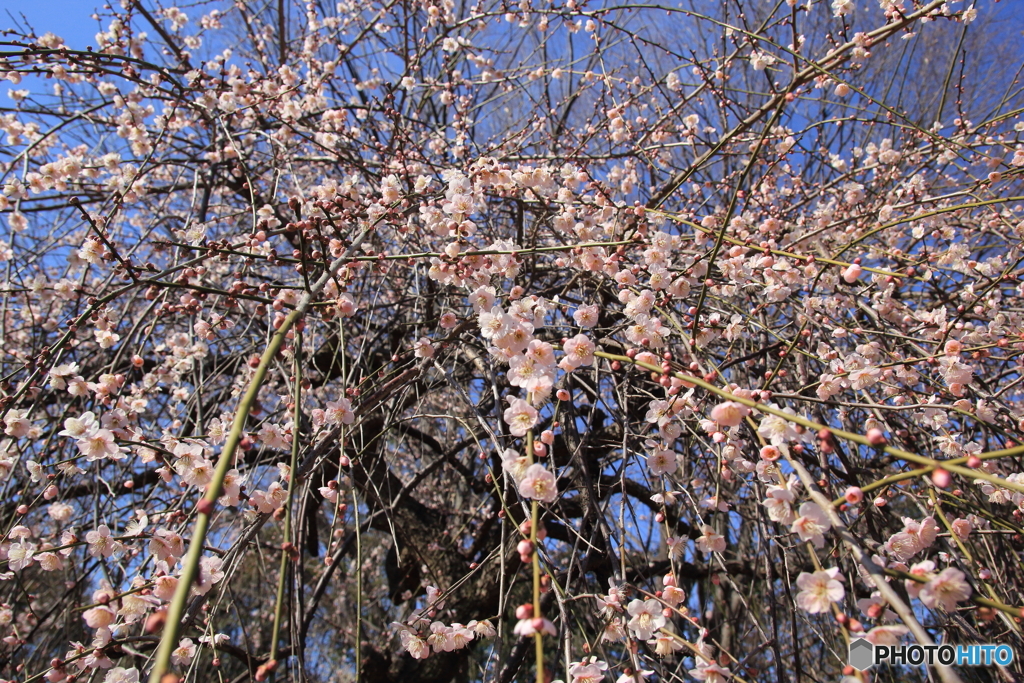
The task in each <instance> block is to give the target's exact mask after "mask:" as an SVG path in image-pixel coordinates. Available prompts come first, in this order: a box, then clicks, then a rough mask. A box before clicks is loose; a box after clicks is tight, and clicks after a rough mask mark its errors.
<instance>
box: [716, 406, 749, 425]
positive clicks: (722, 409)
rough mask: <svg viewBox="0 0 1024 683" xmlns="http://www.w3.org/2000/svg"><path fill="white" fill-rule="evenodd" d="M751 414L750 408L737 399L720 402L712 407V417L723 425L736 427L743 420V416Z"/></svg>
mask: <svg viewBox="0 0 1024 683" xmlns="http://www.w3.org/2000/svg"><path fill="white" fill-rule="evenodd" d="M749 414H750V408H748V407H746V406H745V405H743V404H742V403H736V402H735V401H726V402H725V403H719V404H718V405H717V406H715V407H714V408H712V409H711V419H712V420H714V421H715V422H717V423H718V424H719V425H721V426H722V427H735V426H737V425H739V424H740V423H741V422H743V418H744V417H746V416H747V415H749Z"/></svg>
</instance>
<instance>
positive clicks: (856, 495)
mask: <svg viewBox="0 0 1024 683" xmlns="http://www.w3.org/2000/svg"><path fill="white" fill-rule="evenodd" d="M843 498H845V499H846V502H847V503H849V504H850V505H856V504H857V503H859V502H861V501H862V500H864V492H863V491H861V490H860V487H859V486H851V487H850V488H848V489H846V494H845V495H844V496H843Z"/></svg>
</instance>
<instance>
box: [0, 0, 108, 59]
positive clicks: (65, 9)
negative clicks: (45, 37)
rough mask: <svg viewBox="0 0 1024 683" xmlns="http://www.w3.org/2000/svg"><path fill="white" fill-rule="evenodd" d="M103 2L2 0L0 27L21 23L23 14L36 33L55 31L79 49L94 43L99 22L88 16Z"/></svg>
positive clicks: (92, 0) (89, 0) (68, 44)
mask: <svg viewBox="0 0 1024 683" xmlns="http://www.w3.org/2000/svg"><path fill="white" fill-rule="evenodd" d="M115 2H116V0H115ZM103 4H104V0H4V2H0V28H5V29H6V28H13V27H15V26H16V25H18V24H21V25H22V27H24V23H23V21H22V15H24V16H25V18H26V19H28V21H29V22H30V23H31V25H32V28H34V29H35V30H36V33H37V34H39V35H42V34H44V33H46V32H47V31H50V32H53V33H56V34H57V35H58V36H60V37H61V38H63V39H64V42H65V43H66V44H67V46H68V47H70V48H74V49H79V50H81V49H85V47H86V46H87V45H95V44H96V38H95V36H96V33H97V32H98V31H99V24H98V23H97V22H96V21H95V20H93V19H91V18H90V17H91V16H92V14H93V13H94V12H95V11H96V9H97V8H100V7H102V6H103ZM12 17H14V19H12ZM15 20H17V24H16V23H15Z"/></svg>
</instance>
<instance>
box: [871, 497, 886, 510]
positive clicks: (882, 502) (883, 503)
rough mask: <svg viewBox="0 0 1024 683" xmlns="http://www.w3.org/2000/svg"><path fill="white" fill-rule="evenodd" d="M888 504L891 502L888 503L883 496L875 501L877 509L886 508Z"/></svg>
mask: <svg viewBox="0 0 1024 683" xmlns="http://www.w3.org/2000/svg"><path fill="white" fill-rule="evenodd" d="M888 503H889V501H887V500H886V499H885V498H883V497H882V496H879V497H878V498H875V500H874V504H875V507H876V508H884V507H885V506H886V505H887V504H888Z"/></svg>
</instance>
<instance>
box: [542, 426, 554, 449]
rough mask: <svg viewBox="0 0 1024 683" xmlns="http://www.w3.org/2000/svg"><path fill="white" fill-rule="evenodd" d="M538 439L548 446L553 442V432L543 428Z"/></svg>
mask: <svg viewBox="0 0 1024 683" xmlns="http://www.w3.org/2000/svg"><path fill="white" fill-rule="evenodd" d="M540 440H541V441H542V442H543V443H546V444H547V445H549V446H550V445H551V444H553V443H554V442H555V433H554V432H553V431H551V430H550V429H545V430H544V431H543V432H541V433H540Z"/></svg>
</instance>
